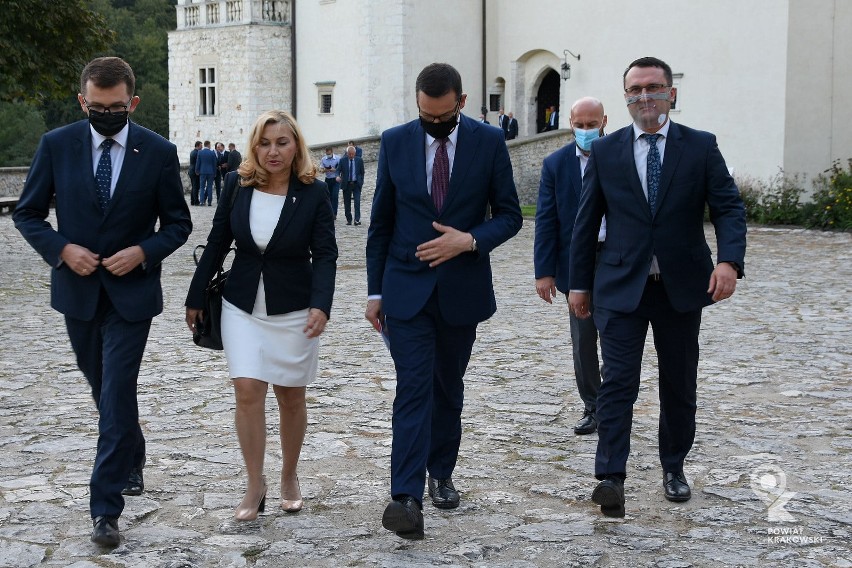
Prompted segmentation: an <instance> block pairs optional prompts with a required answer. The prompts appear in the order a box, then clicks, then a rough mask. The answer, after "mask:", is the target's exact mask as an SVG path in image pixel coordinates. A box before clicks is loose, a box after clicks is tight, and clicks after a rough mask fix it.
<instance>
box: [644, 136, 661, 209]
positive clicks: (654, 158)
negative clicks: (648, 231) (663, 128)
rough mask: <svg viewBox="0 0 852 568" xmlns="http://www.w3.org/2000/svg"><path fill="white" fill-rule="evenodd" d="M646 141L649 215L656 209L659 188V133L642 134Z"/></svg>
mask: <svg viewBox="0 0 852 568" xmlns="http://www.w3.org/2000/svg"><path fill="white" fill-rule="evenodd" d="M642 136H644V137H645V139H646V140H647V141H648V171H647V174H648V178H647V179H648V205H649V206H650V207H651V215H653V214H654V213H655V211H656V209H657V191H659V189H660V172H661V171H662V169H663V166H662V164H661V163H660V151H659V150H658V149H657V138H659V137H660V136H662V135H661V134H643V135H642Z"/></svg>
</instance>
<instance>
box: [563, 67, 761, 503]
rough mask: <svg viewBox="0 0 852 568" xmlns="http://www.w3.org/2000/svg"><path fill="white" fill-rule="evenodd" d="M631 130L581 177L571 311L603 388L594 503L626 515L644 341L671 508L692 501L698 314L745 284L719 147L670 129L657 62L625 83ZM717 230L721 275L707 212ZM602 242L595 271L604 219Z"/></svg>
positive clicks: (666, 82)
mask: <svg viewBox="0 0 852 568" xmlns="http://www.w3.org/2000/svg"><path fill="white" fill-rule="evenodd" d="M623 82H624V84H623V87H624V97H625V102H626V103H627V109H628V111H629V112H630V115H631V116H632V117H633V124H632V125H630V126H628V127H626V128H622V129H621V130H618V131H616V132H614V133H612V134H610V135H609V136H607V137H605V138H602V139H600V140H599V141H596V142H595V143H594V144H593V146H592V147H593V151H592V153H591V155H590V157H589V163H588V165H587V166H586V170H585V175H584V177H583V193H582V197H581V199H580V209H579V212H578V214H577V221H576V224H575V226H574V232H573V235H572V239H571V249H570V275H569V287H570V293H569V298H568V304H569V308H570V310H571V311H572V312H573V313H574V314H576V316H577V317H579V318H588V317H589V308H590V304H589V291H590V290H591V289H592V287H594V293H593V296H594V299H595V309H594V321H595V324H596V327H597V329H598V332H599V334H600V344H601V354H602V356H603V381H602V383H601V387H600V390H599V391H598V399H597V418H598V448H597V454H596V457H595V477H596V478H597V479H598V480H599V481H600V483H598V485H597V487H596V488H595V490H594V492H593V493H592V501H594V502H595V503H596V504H598V505H600V507H601V512H602V513H603V514H604V515H607V516H610V517H623V516H624V514H625V509H624V503H625V499H624V479H625V477H626V470H627V457H628V454H629V452H630V430H631V426H632V416H633V404H634V403H635V401H636V398H637V396H638V393H639V377H640V372H641V366H642V353H643V351H644V345H645V337H646V335H647V331H648V326H649V325H650V326H651V327H652V329H653V332H654V346H655V348H656V351H657V358H658V366H659V397H660V420H659V455H660V463H661V465H662V470H663V475H662V478H663V479H662V481H663V493H664V496H665V498H666V499H668V500H669V501H675V502H682V501H687V500H689V498H690V497H691V490H690V487H689V484H688V483H687V481H686V477H685V475H684V471H683V467H684V461H685V458H686V455H687V454H688V453H689V450H690V449H691V448H692V443H693V440H694V438H695V413H696V406H697V405H696V382H697V375H698V333H699V328H700V326H701V310H702V309H703V308H704V307H705V306H707V305H709V304H712V303H714V302H718V301H721V300H724V299H727V298H729V297H730V296H731V295H732V294H733V293H734V290H735V289H736V283H737V279H738V278H741V277H742V276H743V259H744V257H745V246H746V225H745V211H744V208H743V203H742V200H741V199H740V195H739V190H738V189H737V186H736V185H735V184H734V180H733V179H732V178H731V176H730V174H729V173H728V168H727V166H726V165H725V160H724V159H723V158H722V154H721V153H720V152H719V148H718V146H717V144H716V137H715V136H713V135H712V134H710V133H709V132H701V131H698V130H693V129H691V128H688V127H686V126H682V125H679V124H673V123H672V122H671V120H670V119H669V111H670V109H671V105H672V102H673V101H674V99H675V96H676V94H677V93H676V90H675V89H674V88H673V87H672V71H671V68H670V67H669V66H668V65H667V64H666V63H665V62H663V61H661V60H659V59H657V58H653V57H643V58H641V59H637V60H636V61H634V62H633V63H631V64H630V65H629V66H628V67H627V70H626V71H625V72H624V76H623ZM705 206H708V207H709V210H710V219H711V220H712V223H713V225H714V228H715V232H716V248H717V259H716V263H715V265H714V263H713V260H712V257H711V254H710V248H709V247H708V245H707V242H706V239H705V237H704V208H705ZM604 214H605V215H606V220H607V233H606V241H605V242H604V245H603V247H602V249H601V251H600V258H599V261H598V263H597V268H596V266H595V241H596V239H597V236H598V227H599V226H600V220H601V216H602V215H604Z"/></svg>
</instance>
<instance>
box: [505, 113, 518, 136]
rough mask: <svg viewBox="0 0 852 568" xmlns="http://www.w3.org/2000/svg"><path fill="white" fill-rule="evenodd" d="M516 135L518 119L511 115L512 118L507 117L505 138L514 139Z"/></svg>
mask: <svg viewBox="0 0 852 568" xmlns="http://www.w3.org/2000/svg"><path fill="white" fill-rule="evenodd" d="M517 137H518V119H517V118H514V117H512V118H510V119H509V127H508V129H507V131H506V139H508V140H514V139H515V138H517Z"/></svg>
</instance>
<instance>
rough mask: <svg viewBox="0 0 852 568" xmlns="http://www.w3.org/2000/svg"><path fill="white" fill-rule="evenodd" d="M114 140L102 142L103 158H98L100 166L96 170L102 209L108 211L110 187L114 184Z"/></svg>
mask: <svg viewBox="0 0 852 568" xmlns="http://www.w3.org/2000/svg"><path fill="white" fill-rule="evenodd" d="M113 142H115V140H113V139H112V138H107V139H106V140H104V141H103V143H102V144H101V148H103V152H101V159H100V160H98V168H97V170H95V183H97V184H98V203H100V205H101V211H106V208H107V205H109V188H110V185H112V158H111V157H110V155H109V149H110V147H111V146H112V143H113Z"/></svg>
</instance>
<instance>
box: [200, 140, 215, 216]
mask: <svg viewBox="0 0 852 568" xmlns="http://www.w3.org/2000/svg"><path fill="white" fill-rule="evenodd" d="M217 162H218V158H216V152H214V151H213V149H212V148H210V140H205V141H204V147H203V148H202V149H201V150H199V151H198V156H197V157H196V158H195V173H196V174H198V178H199V184H200V186H201V189H200V190H199V197H198V200H199V204H200V205H205V204H206V205H208V206H210V205H213V180H214V179H215V178H216V171H217V169H218V167H219V166H218V163H217Z"/></svg>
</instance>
